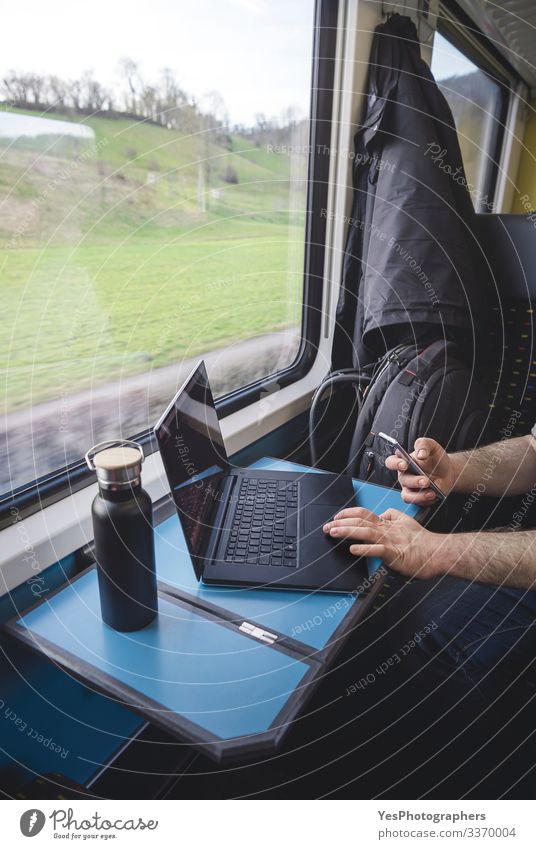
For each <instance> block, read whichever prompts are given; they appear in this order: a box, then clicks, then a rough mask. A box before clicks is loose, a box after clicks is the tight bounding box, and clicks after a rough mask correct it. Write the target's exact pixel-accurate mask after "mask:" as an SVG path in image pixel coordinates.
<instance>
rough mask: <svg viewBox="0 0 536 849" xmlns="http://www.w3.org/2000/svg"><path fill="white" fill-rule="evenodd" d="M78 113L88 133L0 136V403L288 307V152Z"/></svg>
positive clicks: (296, 233)
mask: <svg viewBox="0 0 536 849" xmlns="http://www.w3.org/2000/svg"><path fill="white" fill-rule="evenodd" d="M58 117H61V116H58ZM63 120H65V119H64V118H63ZM87 124H88V125H89V126H91V128H92V129H93V131H94V133H95V141H96V146H95V145H94V144H91V143H89V144H88V143H87V142H81V141H78V140H76V141H74V140H72V139H71V140H69V141H68V143H67V144H66V143H65V139H59V138H54V137H50V136H47V137H42V138H40V139H33V140H30V141H28V140H25V143H22V142H20V143H19V144H13V145H9V144H8V143H6V140H4V145H3V146H0V269H1V277H0V286H1V292H2V304H3V308H4V311H5V315H6V317H5V319H4V320H3V321H2V324H1V328H2V329H1V331H0V333H1V338H0V345H1V351H2V359H3V363H2V370H3V371H4V374H5V376H6V399H7V408H8V409H14V408H16V407H21V406H26V405H30V404H35V403H38V402H40V401H44V400H46V399H49V398H55V397H56V398H57V397H61V396H62V395H64V394H70V393H71V392H74V391H79V390H81V389H84V388H86V387H88V386H89V385H95V384H96V383H103V382H106V381H110V380H113V379H115V378H118V377H119V376H126V375H129V374H135V373H139V372H144V371H147V370H149V369H152V368H157V367H160V366H164V365H167V364H169V363H173V362H175V361H177V360H179V359H181V358H182V357H185V356H190V355H192V356H193V355H195V354H198V353H201V352H204V351H208V350H211V349H214V348H217V347H220V346H222V345H225V344H226V343H229V342H232V341H236V340H237V339H245V338H249V337H252V336H256V335H260V334H264V333H267V332H270V331H272V330H278V329H280V328H283V327H286V326H289V325H292V324H295V323H296V321H297V320H298V316H299V305H300V300H301V285H302V268H303V224H304V215H303V208H304V206H305V199H304V190H305V187H304V183H303V182H300V181H296V180H295V174H294V173H293V174H292V175H291V173H290V160H289V158H288V157H286V156H285V155H276V154H273V153H270V152H268V151H267V149H266V146H264V147H256V146H255V145H252V144H251V143H250V142H249V141H248V140H247V139H245V138H241V137H239V136H226V137H223V138H222V137H216V138H214V139H212V138H208V139H207V137H205V136H204V137H202V138H200V137H199V136H192V135H184V134H183V135H181V134H179V133H178V132H176V131H172V130H168V129H165V128H163V127H158V126H153V125H149V124H143V123H138V124H135V123H133V122H131V121H127V120H123V119H119V120H112V119H103V118H93V119H90V120H88V121H87ZM47 147H48V149H47ZM199 160H201V161H202V162H205V161H208V163H209V165H208V167H207V166H206V165H204V164H202V165H199ZM229 167H231V168H232V172H233V174H234V177H235V178H236V180H237V182H233V183H229V182H228V180H226V174H227V176H228V168H229Z"/></svg>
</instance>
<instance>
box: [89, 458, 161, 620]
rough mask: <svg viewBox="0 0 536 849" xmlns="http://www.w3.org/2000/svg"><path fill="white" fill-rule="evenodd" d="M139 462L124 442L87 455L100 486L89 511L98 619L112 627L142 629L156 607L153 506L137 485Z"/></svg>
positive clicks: (152, 617)
mask: <svg viewBox="0 0 536 849" xmlns="http://www.w3.org/2000/svg"><path fill="white" fill-rule="evenodd" d="M105 446H106V447H105ZM143 460H144V457H143V450H142V448H141V446H140V445H138V444H137V443H135V442H129V441H116V442H103V443H100V444H99V445H96V446H95V447H94V448H92V449H91V450H90V451H88V453H87V454H86V461H87V464H88V466H89V468H90V469H95V470H96V472H97V481H98V484H99V492H98V494H97V495H96V496H95V499H94V501H93V505H92V508H91V511H92V516H93V533H94V537H95V559H96V561H97V574H98V580H99V593H100V602H101V612H102V618H103V621H104V622H105V623H106V624H107V625H109V626H110V627H111V628H115V629H116V630H117V631H137V630H139V629H140V628H144V627H145V626H146V625H148V624H149V623H150V622H152V620H153V619H154V618H155V616H156V613H157V609H158V596H157V591H156V570H155V558H154V537H153V508H152V504H151V499H150V497H149V495H148V494H147V492H145V490H144V489H142V487H141V464H142V463H143Z"/></svg>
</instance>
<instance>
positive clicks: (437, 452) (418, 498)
mask: <svg viewBox="0 0 536 849" xmlns="http://www.w3.org/2000/svg"><path fill="white" fill-rule="evenodd" d="M410 456H411V457H413V458H414V459H415V460H416V461H417V463H418V464H419V466H421V467H422V469H423V471H424V472H425V473H426V477H425V476H423V475H414V474H413V473H412V472H408V471H407V469H408V464H407V462H406V460H403V459H402V458H401V457H400V455H398V454H397V455H395V454H393V455H391V457H387V459H386V460H385V465H386V466H387V468H388V469H392V470H393V471H396V472H398V482H399V483H400V486H401V487H402V498H403V499H404V501H407V502H408V504H419V505H420V506H421V507H426V506H427V505H429V504H433V503H434V501H435V500H436V499H437V495H436V494H435V492H434V491H433V489H430V480H433V482H434V483H435V484H436V485H437V486H438V487H439V489H440V490H441V491H442V492H444V493H445V495H447V494H448V493H449V492H450V491H451V490H452V488H453V486H454V483H455V479H456V472H455V469H454V463H453V462H452V459H451V457H450V456H449V455H448V454H447V452H446V451H445V450H444V449H443V448H442V447H441V445H440V444H439V442H436V441H435V439H426V438H424V437H423V438H420V439H417V440H416V441H415V450H414V451H413V453H412V454H411V455H410Z"/></svg>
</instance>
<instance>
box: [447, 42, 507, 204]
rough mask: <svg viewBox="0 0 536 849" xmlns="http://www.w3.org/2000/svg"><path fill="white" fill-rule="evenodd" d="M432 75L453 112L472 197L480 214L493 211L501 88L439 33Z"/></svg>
mask: <svg viewBox="0 0 536 849" xmlns="http://www.w3.org/2000/svg"><path fill="white" fill-rule="evenodd" d="M432 73H433V75H434V77H435V78H436V80H437V82H438V83H439V87H440V88H441V90H442V91H443V94H444V95H445V97H446V98H447V100H448V103H449V106H450V108H451V109H452V112H453V115H454V120H455V122H456V128H457V130H458V140H459V142H460V147H461V151H462V157H463V164H464V168H465V174H466V177H467V183H468V187H469V191H470V192H471V197H472V199H473V203H474V206H475V209H476V210H477V212H492V211H493V203H492V200H493V199H492V198H490V197H488V196H487V194H486V181H487V175H488V168H489V165H490V158H489V157H490V156H493V154H494V146H495V139H496V133H497V131H498V129H499V127H498V122H497V115H498V111H499V107H500V100H501V88H500V86H499V85H498V84H497V83H496V82H494V80H492V79H491V78H490V77H489V76H488V75H487V74H485V73H484V71H481V70H480V69H479V68H478V67H477V66H476V65H474V64H473V63H472V62H471V61H470V60H469V59H467V57H466V56H464V55H463V53H461V52H460V51H459V50H457V49H456V48H455V47H454V46H453V45H452V44H451V43H450V42H449V41H447V39H446V38H444V37H443V36H442V35H441V34H440V33H438V32H436V34H435V38H434V49H433V53H432Z"/></svg>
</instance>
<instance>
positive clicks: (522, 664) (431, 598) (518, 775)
mask: <svg viewBox="0 0 536 849" xmlns="http://www.w3.org/2000/svg"><path fill="white" fill-rule="evenodd" d="M387 584H388V586H387V588H386V590H385V591H384V592H383V591H382V598H381V599H380V600H379V605H378V608H377V609H376V610H375V611H374V612H373V613H372V614H371V615H370V616H369V619H368V622H367V623H366V624H365V626H364V628H363V631H362V634H361V637H362V640H361V645H362V646H363V647H364V651H363V653H362V654H361V656H360V658H359V659H358V658H355V660H354V664H355V666H354V668H361V669H362V670H363V673H362V674H365V672H370V671H373V674H372V675H369V681H370V682H371V683H370V685H369V684H368V683H367V684H366V686H364V687H363V688H362V690H361V692H360V693H358V698H359V707H360V710H361V711H364V712H365V716H364V717H363V720H362V721H363V727H364V728H365V733H366V734H370V735H371V738H372V737H373V735H376V736H374V737H373V739H374V741H375V742H374V750H373V752H372V754H371V759H372V758H373V759H374V760H376V762H377V763H380V761H381V760H382V758H384V757H385V758H387V760H386V761H385V763H391V761H392V755H391V753H392V752H396V751H397V750H401V751H402V752H403V754H402V755H401V757H400V760H401V764H400V775H401V776H407V775H408V774H410V773H411V764H412V763H415V764H428V771H426V768H423V769H422V770H421V769H420V770H419V771H418V774H421V773H422V774H423V775H424V774H426V778H422V780H420V779H416V778H415V781H416V784H415V785H414V786H413V787H412V785H411V780H413V778H412V779H411V780H410V783H409V784H407V779H406V778H404V779H403V780H402V779H401V782H400V783H399V784H397V785H396V789H395V790H393V791H392V792H393V794H394V797H396V794H397V793H398V795H399V797H400V798H402V797H403V794H404V792H410V793H414V794H418V795H421V794H422V793H426V792H428V791H427V789H426V788H428V787H434V788H437V789H436V790H434V794H439V795H436V798H439V797H441V793H444V794H446V795H444V796H443V797H442V798H449V797H451V798H458V797H459V796H460V795H463V794H464V793H465V792H468V793H469V794H470V795H476V797H478V798H486V797H488V798H495V797H497V796H500V795H502V794H503V793H505V794H507V795H512V796H513V797H514V798H516V793H517V792H524V793H526V792H528V791H527V789H526V788H527V780H528V781H529V782H530V783H529V788H533V787H534V781H533V780H532V779H531V778H530V776H531V775H532V774H533V773H531V769H532V767H533V766H534V764H535V763H536V756H535V750H536V746H535V744H534V736H531V735H532V734H533V731H534V729H535V728H536V723H535V722H534V713H535V708H536V688H535V682H536V672H535V666H536V592H534V591H523V590H515V589H511V588H506V587H505V588H501V587H493V586H488V585H485V584H478V583H470V582H468V581H463V580H459V579H456V578H451V577H441V578H440V579H436V580H434V581H405V580H403V579H401V578H400V577H398V576H396V575H393V576H391V577H390V578H389V579H388V581H387ZM380 670H383V673H382V674H379V673H380ZM373 678H374V681H372V679H373ZM356 698H357V697H356ZM362 716H363V714H362ZM512 753H515V760H514V755H513V754H512ZM415 774H417V773H415ZM386 775H387V773H386V770H385V769H384V768H382V769H378V783H377V790H376V792H378V793H380V794H381V793H382V792H384V790H385V788H386V787H387V786H389V782H388V779H387V778H386ZM527 777H528V779H527ZM443 781H444V782H445V783H444V784H442V783H441V782H443ZM438 782H439V785H438ZM371 788H372V785H371ZM403 788H405V790H404V789H403ZM439 788H441V789H439ZM521 788H522V789H521ZM367 789H368V786H367ZM371 792H372V789H371ZM401 794H402V795H401ZM479 794H481V795H479Z"/></svg>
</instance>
